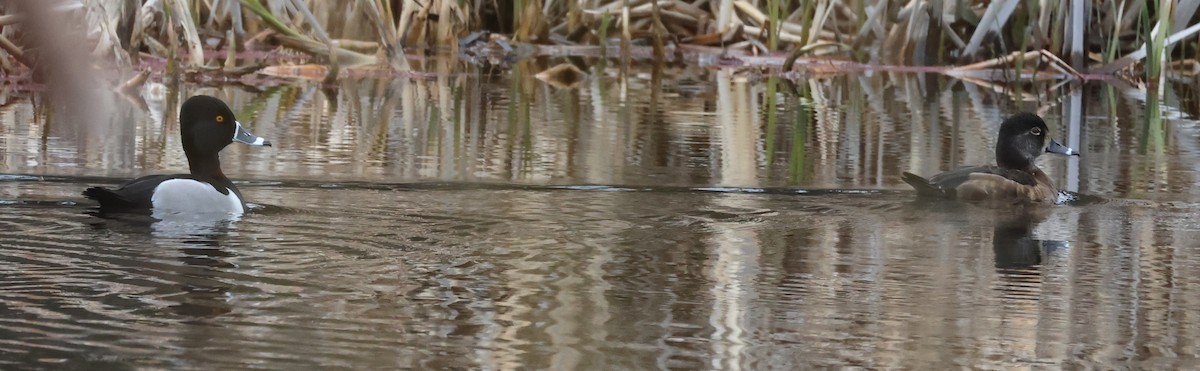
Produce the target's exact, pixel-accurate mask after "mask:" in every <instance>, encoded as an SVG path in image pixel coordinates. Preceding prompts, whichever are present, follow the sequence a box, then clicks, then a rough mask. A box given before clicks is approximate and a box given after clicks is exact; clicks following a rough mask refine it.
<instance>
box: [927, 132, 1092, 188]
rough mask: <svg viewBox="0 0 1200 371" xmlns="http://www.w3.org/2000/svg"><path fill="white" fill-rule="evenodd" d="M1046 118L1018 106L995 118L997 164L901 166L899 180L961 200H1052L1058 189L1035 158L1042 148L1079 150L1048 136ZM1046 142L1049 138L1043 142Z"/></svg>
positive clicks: (1066, 152) (1063, 151)
mask: <svg viewBox="0 0 1200 371" xmlns="http://www.w3.org/2000/svg"><path fill="white" fill-rule="evenodd" d="M1048 131H1049V130H1048V129H1047V128H1046V122H1044V121H1042V118H1041V117H1038V115H1035V114H1032V113H1028V112H1021V113H1018V114H1015V115H1013V116H1012V117H1009V118H1008V119H1007V120H1004V123H1002V124H1000V135H999V136H998V137H997V138H996V165H987V166H969V167H963V168H959V169H955V170H950V171H947V172H944V173H941V174H937V175H934V176H932V177H930V178H929V179H925V178H922V177H920V176H918V175H915V174H912V173H908V172H905V173H904V182H905V183H908V184H909V185H912V187H913V188H916V190H917V194H918V195H920V196H923V197H937V198H947V199H957V200H960V201H983V202H1009V203H1025V202H1035V203H1042V202H1046V203H1056V202H1057V201H1058V195H1059V191H1058V189H1057V188H1055V187H1054V183H1053V182H1051V181H1050V177H1047V176H1046V173H1043V172H1042V169H1039V168H1038V167H1037V165H1036V164H1034V160H1037V158H1038V156H1041V154H1042V153H1046V152H1050V153H1058V154H1063V155H1068V156H1071V155H1074V156H1078V155H1079V152H1077V151H1075V150H1074V149H1071V148H1069V147H1066V146H1063V145H1061V144H1058V142H1056V141H1054V140H1053V139H1050V140H1047V133H1048ZM1047 142H1049V143H1047Z"/></svg>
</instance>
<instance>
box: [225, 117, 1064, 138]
mask: <svg viewBox="0 0 1200 371" xmlns="http://www.w3.org/2000/svg"><path fill="white" fill-rule="evenodd" d="M217 122H220V120H218V121H217ZM1029 134H1033V135H1042V128H1033V129H1032V130H1029Z"/></svg>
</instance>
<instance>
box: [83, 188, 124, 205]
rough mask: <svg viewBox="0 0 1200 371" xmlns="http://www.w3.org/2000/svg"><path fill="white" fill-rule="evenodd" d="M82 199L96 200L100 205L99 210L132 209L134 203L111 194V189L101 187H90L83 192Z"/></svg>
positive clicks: (113, 193)
mask: <svg viewBox="0 0 1200 371" xmlns="http://www.w3.org/2000/svg"><path fill="white" fill-rule="evenodd" d="M83 197H87V198H90V199H93V200H96V201H97V202H99V203H100V210H122V209H130V208H133V206H135V205H134V203H133V202H130V201H129V200H127V199H125V197H121V195H119V194H117V193H116V192H113V191H112V190H111V189H108V188H103V187H91V188H88V189H85V190H84V191H83Z"/></svg>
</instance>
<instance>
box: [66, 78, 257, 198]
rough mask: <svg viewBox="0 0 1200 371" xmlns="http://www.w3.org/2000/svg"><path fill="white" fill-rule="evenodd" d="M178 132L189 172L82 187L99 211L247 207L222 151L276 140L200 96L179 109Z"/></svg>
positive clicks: (191, 99) (217, 101)
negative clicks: (224, 164) (224, 163)
mask: <svg viewBox="0 0 1200 371" xmlns="http://www.w3.org/2000/svg"><path fill="white" fill-rule="evenodd" d="M179 134H180V135H181V136H182V137H183V140H182V142H183V153H184V154H186V155H187V159H188V168H189V169H190V170H191V173H190V174H177V175H150V176H144V177H141V178H137V179H134V180H131V181H129V182H126V183H125V184H122V185H120V186H119V187H117V188H116V189H108V188H102V187H92V188H88V189H87V190H85V191H83V195H84V196H86V197H87V198H90V199H93V200H96V201H99V202H100V212H102V213H103V212H150V213H154V212H158V211H162V212H176V213H232V214H241V213H242V212H243V211H245V209H246V201H245V199H243V198H242V193H241V192H239V191H238V189H237V187H235V186H234V185H233V182H232V181H230V180H229V178H227V177H225V174H224V173H222V172H221V159H220V157H219V156H218V153H219V152H221V149H223V148H225V146H227V145H229V143H232V142H234V141H238V142H241V143H246V144H250V145H255V146H268V147H269V146H271V142H269V141H267V140H265V139H263V138H259V137H256V136H254V135H253V134H250V133H249V132H247V131H246V129H243V128H242V124H241V123H240V122H238V120H237V118H235V117H234V116H233V112H232V111H230V110H229V107H228V106H226V105H225V102H222V101H221V100H220V99H217V98H213V97H210V96H205V95H197V96H194V97H191V98H189V99H188V100H187V101H186V102H183V107H182V108H181V109H180V110H179Z"/></svg>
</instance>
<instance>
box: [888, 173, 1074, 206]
mask: <svg viewBox="0 0 1200 371" xmlns="http://www.w3.org/2000/svg"><path fill="white" fill-rule="evenodd" d="M903 179H904V182H905V183H908V184H909V185H911V186H912V187H913V188H915V189H916V190H917V194H918V195H920V196H923V197H935V198H944V199H952V200H958V201H965V202H995V203H1050V204H1053V203H1056V202H1057V201H1058V195H1059V191H1058V188H1055V187H1054V183H1053V182H1052V181H1051V180H1050V177H1048V176H1046V173H1045V172H1042V170H1041V169H1038V168H1034V169H1032V171H1022V170H1013V169H1004V168H1001V167H999V166H970V167H963V168H958V169H955V170H951V171H947V172H944V173H941V174H937V175H934V176H932V177H930V178H929V179H925V178H922V177H921V176H918V175H916V174H913V173H907V172H906V173H904V178H903Z"/></svg>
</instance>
